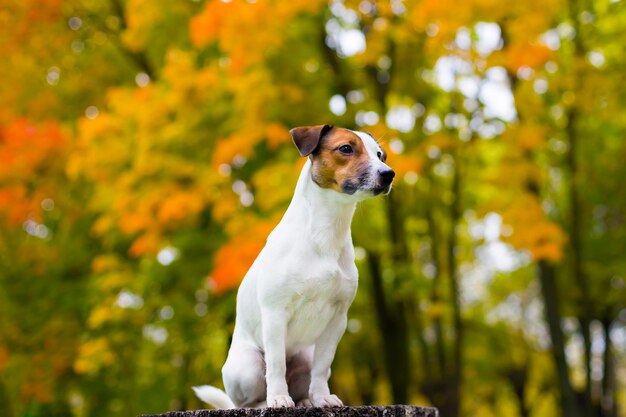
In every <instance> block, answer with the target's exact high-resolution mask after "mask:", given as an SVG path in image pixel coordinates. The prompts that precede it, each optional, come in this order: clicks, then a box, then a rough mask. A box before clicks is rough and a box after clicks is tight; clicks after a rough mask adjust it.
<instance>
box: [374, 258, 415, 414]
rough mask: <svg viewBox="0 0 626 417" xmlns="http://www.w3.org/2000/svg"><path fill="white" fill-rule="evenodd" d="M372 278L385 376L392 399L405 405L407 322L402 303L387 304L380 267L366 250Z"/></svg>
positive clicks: (408, 374) (377, 260) (406, 386)
mask: <svg viewBox="0 0 626 417" xmlns="http://www.w3.org/2000/svg"><path fill="white" fill-rule="evenodd" d="M367 260H368V263H369V269H370V275H371V277H372V297H373V299H374V306H375V308H376V316H377V317H378V327H379V330H380V334H381V336H382V343H383V351H384V352H383V353H384V359H385V366H386V368H387V372H388V375H389V382H390V384H391V392H392V397H393V401H394V403H396V404H405V403H406V402H407V400H408V395H407V389H408V386H409V381H410V372H409V370H410V369H411V368H410V363H409V349H408V340H407V322H406V316H405V308H404V303H402V302H398V303H396V304H394V305H393V307H390V306H389V305H387V301H386V297H385V289H384V286H383V279H382V273H381V266H380V257H379V255H378V254H377V253H374V252H370V253H369V254H368V257H367Z"/></svg>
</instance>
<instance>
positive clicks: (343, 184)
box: [311, 128, 370, 194]
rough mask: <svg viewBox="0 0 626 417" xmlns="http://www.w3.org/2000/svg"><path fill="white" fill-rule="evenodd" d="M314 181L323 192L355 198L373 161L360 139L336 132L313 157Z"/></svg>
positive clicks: (330, 135) (353, 134)
mask: <svg viewBox="0 0 626 417" xmlns="http://www.w3.org/2000/svg"><path fill="white" fill-rule="evenodd" d="M311 162H312V166H311V174H312V177H313V181H314V182H315V183H316V184H317V185H319V186H320V187H322V188H328V189H332V190H335V191H337V192H340V193H345V194H354V193H355V192H356V191H357V190H359V189H360V187H361V186H362V185H363V184H364V183H365V182H366V181H367V178H368V175H369V170H370V157H369V154H368V153H367V149H365V145H364V144H363V141H362V140H361V138H360V137H358V136H357V135H356V134H355V133H354V132H352V131H350V130H348V129H342V128H334V129H333V130H331V131H330V132H329V133H328V134H326V135H325V136H324V137H323V138H322V139H321V141H320V143H319V145H318V147H317V148H316V149H315V151H314V152H313V153H312V154H311Z"/></svg>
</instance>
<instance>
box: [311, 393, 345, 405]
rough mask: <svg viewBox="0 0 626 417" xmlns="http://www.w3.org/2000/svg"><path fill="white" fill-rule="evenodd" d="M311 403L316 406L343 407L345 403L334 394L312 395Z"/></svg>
mask: <svg viewBox="0 0 626 417" xmlns="http://www.w3.org/2000/svg"><path fill="white" fill-rule="evenodd" d="M311 403H312V404H313V406H314V407H341V406H343V403H342V402H341V400H340V399H339V398H338V397H337V396H336V395H333V394H330V395H311Z"/></svg>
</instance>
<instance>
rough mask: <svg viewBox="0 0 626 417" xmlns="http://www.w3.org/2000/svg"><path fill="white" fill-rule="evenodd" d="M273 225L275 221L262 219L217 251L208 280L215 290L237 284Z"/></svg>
mask: <svg viewBox="0 0 626 417" xmlns="http://www.w3.org/2000/svg"><path fill="white" fill-rule="evenodd" d="M275 225H276V222H275V221H264V222H260V223H257V224H254V225H252V226H250V227H248V228H245V229H243V230H241V232H240V233H238V234H237V235H235V236H234V237H232V238H231V240H230V242H228V243H227V244H226V245H224V246H222V247H221V248H220V249H219V250H218V251H217V253H216V254H215V267H214V268H213V272H212V273H211V282H210V283H211V286H212V288H213V290H214V291H215V292H217V293H221V292H224V291H227V290H230V289H233V288H236V287H237V286H238V285H239V283H240V282H241V280H242V279H243V277H244V276H245V274H246V272H248V269H250V266H251V265H252V263H253V262H254V260H255V259H256V257H257V255H258V254H259V252H260V251H261V249H263V246H264V245H265V240H266V239H267V236H268V235H269V233H270V232H271V231H272V229H273V228H274V226H275Z"/></svg>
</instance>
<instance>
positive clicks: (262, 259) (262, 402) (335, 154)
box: [193, 125, 395, 408]
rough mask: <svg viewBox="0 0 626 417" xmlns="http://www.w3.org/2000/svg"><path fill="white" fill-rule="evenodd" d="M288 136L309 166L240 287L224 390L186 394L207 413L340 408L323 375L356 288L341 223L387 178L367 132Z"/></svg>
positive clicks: (328, 130) (326, 129)
mask: <svg viewBox="0 0 626 417" xmlns="http://www.w3.org/2000/svg"><path fill="white" fill-rule="evenodd" d="M290 133H291V136H292V138H293V141H294V143H295V145H296V146H297V148H298V151H299V152H300V154H301V155H302V156H308V160H307V161H306V163H305V164H304V167H303V168H302V171H301V173H300V177H299V179H298V183H297V185H296V190H295V192H294V196H293V199H292V201H291V204H290V205H289V208H288V209H287V211H286V213H285V215H284V216H283V218H282V220H281V221H280V223H279V224H278V226H276V228H275V229H274V230H273V231H272V233H271V234H270V235H269V237H268V238H267V243H266V245H265V247H264V248H263V250H262V251H261V253H260V254H259V256H258V257H257V258H256V260H255V261H254V263H253V265H252V267H250V270H249V271H248V273H247V274H246V276H245V277H244V279H243V281H242V283H241V286H240V287H239V292H238V294H237V317H236V321H235V330H234V334H233V340H232V344H231V346H230V351H229V352H228V358H227V359H226V363H225V364H224V367H223V368H222V376H223V380H224V387H225V389H226V392H224V391H222V390H220V389H218V388H215V387H212V386H209V385H204V386H200V387H194V388H193V389H194V391H195V393H196V395H197V396H198V398H200V399H201V400H203V401H204V402H207V403H209V404H211V405H212V406H214V407H215V408H237V407H265V406H267V407H293V406H294V405H295V404H298V405H299V406H307V407H311V406H315V407H338V406H341V405H343V404H342V402H341V400H340V399H339V398H337V396H336V395H332V394H331V393H330V390H329V388H328V378H329V377H330V365H331V363H332V361H333V358H334V356H335V350H336V348H337V344H338V343H339V339H340V338H341V336H342V335H343V333H344V331H345V329H346V322H347V312H348V307H350V304H352V300H353V299H354V296H355V294H356V290H357V281H358V271H357V268H356V265H355V264H354V248H353V246H352V236H351V235H350V223H351V222H352V215H353V214H354V210H355V207H356V203H357V202H358V201H361V200H364V199H366V198H368V197H372V196H376V195H379V194H386V193H388V192H389V191H390V189H391V182H392V181H393V177H394V175H395V173H394V172H393V170H392V169H391V168H389V166H388V165H386V164H385V159H386V154H385V151H383V149H382V148H381V147H380V145H379V144H378V143H377V142H376V140H375V139H374V138H373V137H372V136H371V135H369V134H367V133H362V132H355V131H352V130H348V129H343V128H337V127H333V126H330V125H319V126H310V127H297V128H295V129H292V130H291V131H290Z"/></svg>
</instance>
